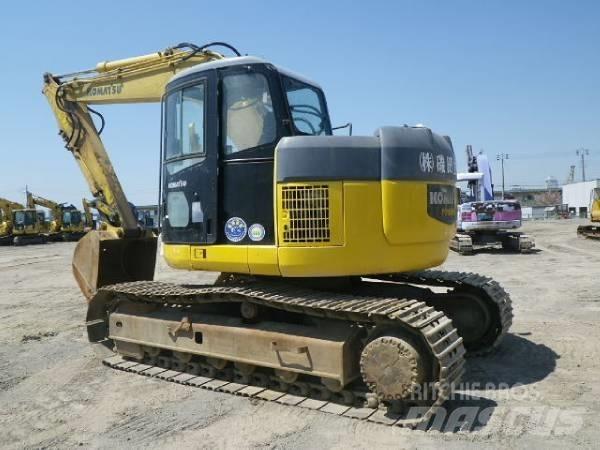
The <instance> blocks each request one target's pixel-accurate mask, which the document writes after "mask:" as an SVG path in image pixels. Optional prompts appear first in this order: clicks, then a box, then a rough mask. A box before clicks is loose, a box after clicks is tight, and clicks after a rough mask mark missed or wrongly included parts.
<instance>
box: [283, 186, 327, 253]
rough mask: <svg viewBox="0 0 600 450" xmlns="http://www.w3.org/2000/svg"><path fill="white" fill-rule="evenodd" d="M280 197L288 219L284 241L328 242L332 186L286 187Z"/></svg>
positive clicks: (284, 230) (284, 231)
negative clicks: (330, 189)
mask: <svg viewBox="0 0 600 450" xmlns="http://www.w3.org/2000/svg"><path fill="white" fill-rule="evenodd" d="M281 194H282V195H281V202H282V204H281V207H282V209H283V210H284V211H287V213H288V217H289V223H288V224H286V225H284V229H283V242H329V240H330V238H331V230H330V228H329V226H330V224H329V186H327V185H314V186H284V187H283V188H282V191H281Z"/></svg>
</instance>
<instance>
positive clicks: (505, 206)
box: [450, 145, 535, 255]
mask: <svg viewBox="0 0 600 450" xmlns="http://www.w3.org/2000/svg"><path fill="white" fill-rule="evenodd" d="M466 153H467V169H468V171H467V172H466V173H459V174H458V175H457V179H458V181H459V182H466V183H467V186H468V189H467V192H466V195H464V196H461V200H459V206H458V220H457V233H456V235H455V236H454V238H453V239H452V240H451V241H450V248H451V249H452V250H454V251H456V252H458V253H459V254H462V255H465V254H471V253H473V252H474V251H476V250H481V249H486V248H492V247H496V246H498V245H501V246H502V248H504V249H507V250H511V251H516V252H520V253H530V252H532V251H533V250H534V247H535V240H534V238H533V237H532V236H531V235H528V234H525V233H523V232H522V231H519V228H521V225H522V213H521V204H520V203H519V202H518V201H516V200H505V199H502V200H496V199H494V189H493V184H492V169H491V167H490V164H489V161H488V159H487V156H486V155H485V154H483V153H482V152H480V153H479V154H478V155H473V149H472V147H471V146H470V145H467V148H466Z"/></svg>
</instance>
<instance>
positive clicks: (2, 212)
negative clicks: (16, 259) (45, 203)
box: [0, 198, 25, 245]
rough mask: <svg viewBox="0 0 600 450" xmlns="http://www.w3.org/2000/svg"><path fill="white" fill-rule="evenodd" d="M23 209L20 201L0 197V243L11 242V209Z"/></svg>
mask: <svg viewBox="0 0 600 450" xmlns="http://www.w3.org/2000/svg"><path fill="white" fill-rule="evenodd" d="M23 209H25V206H23V205H21V204H20V203H16V202H12V201H10V200H7V199H5V198H0V245H7V244H8V245H10V244H12V243H13V235H12V231H13V211H15V210H23Z"/></svg>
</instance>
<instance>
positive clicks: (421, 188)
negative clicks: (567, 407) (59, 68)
mask: <svg viewBox="0 0 600 450" xmlns="http://www.w3.org/2000/svg"><path fill="white" fill-rule="evenodd" d="M216 46H222V47H226V48H227V49H229V50H230V51H232V52H233V53H234V54H235V56H231V57H225V56H224V55H223V54H221V53H218V52H216V51H214V50H211V49H213V48H214V47H216ZM43 92H44V94H45V96H46V97H47V99H48V102H49V103H50V106H51V108H52V110H53V112H54V114H55V115H56V118H57V122H58V126H59V129H60V134H61V136H62V137H63V138H64V140H65V142H66V147H67V149H68V150H69V151H71V153H72V154H73V156H74V158H75V160H76V161H77V162H78V164H79V167H80V168H81V171H82V173H83V175H84V176H85V178H86V180H87V182H88V184H89V187H90V190H91V192H92V194H93V196H94V203H95V205H96V208H97V209H98V210H99V212H100V215H101V220H102V222H103V225H102V229H101V230H98V231H91V232H89V233H88V234H87V235H86V236H84V237H83V238H82V239H81V240H80V241H79V243H78V244H77V247H76V249H75V254H74V257H73V273H74V276H75V278H76V280H77V282H78V284H79V287H80V288H81V291H82V292H83V294H84V295H85V297H86V298H87V301H88V306H87V307H88V312H87V331H88V338H89V340H90V341H91V342H96V343H101V344H103V345H105V346H106V347H108V348H109V349H110V350H111V351H113V352H114V353H115V355H114V356H111V357H109V358H107V359H105V360H104V363H105V364H106V365H108V366H110V367H114V368H116V369H120V370H126V371H130V372H135V373H140V374H143V375H147V376H154V377H158V378H162V379H165V380H169V381H174V382H179V383H184V384H187V385H190V386H198V387H203V388H207V389H213V390H219V391H223V392H230V393H235V394H239V395H245V396H249V397H254V398H259V399H263V400H270V401H278V402H280V403H286V404H290V405H297V406H301V407H307V408H312V409H318V410H320V411H324V412H329V413H334V414H342V415H345V416H349V417H354V418H358V419H363V420H370V421H375V422H380V423H387V424H396V425H407V426H410V425H415V424H418V423H422V422H424V421H427V420H429V419H430V417H431V415H432V414H433V413H434V412H435V411H436V408H438V407H439V406H440V405H441V404H442V403H443V402H444V401H445V400H446V399H447V398H448V396H449V394H450V390H451V387H452V385H453V384H454V383H456V382H457V381H458V380H459V379H460V377H461V374H462V373H463V370H464V362H465V359H464V358H465V353H466V352H468V353H470V354H472V355H478V354H484V353H487V352H489V351H491V350H493V349H494V348H496V347H497V346H498V344H499V343H500V341H501V340H502V337H503V336H504V335H505V334H506V332H507V330H508V328H509V327H510V324H511V320H512V309H511V303H510V297H509V296H508V294H507V293H506V292H505V291H504V290H503V289H502V287H501V286H500V285H499V284H498V283H497V282H495V281H493V280H491V279H490V278H488V277H484V276H480V275H476V274H472V273H460V272H444V271H440V270H425V269H429V268H432V267H435V266H438V265H440V264H441V263H443V262H444V260H445V259H446V257H447V254H448V244H449V241H450V239H452V237H453V235H454V231H455V226H456V224H455V220H456V207H457V205H456V200H455V181H456V174H455V172H454V167H455V164H454V151H453V148H452V143H451V141H450V139H449V138H448V137H445V136H440V135H438V134H436V133H434V132H432V131H431V130H429V129H428V128H424V127H408V126H401V127H383V128H380V129H378V130H377V131H376V132H375V134H374V135H373V136H334V135H333V134H332V126H331V122H330V119H329V114H328V110H327V103H326V100H325V95H324V93H323V90H322V89H321V87H320V86H319V85H318V84H317V83H315V82H313V81H311V80H309V79H307V78H305V77H304V76H301V75H298V74H296V73H294V72H291V71H289V70H286V69H283V68H281V67H279V66H276V65H274V64H272V63H269V62H267V61H265V60H263V59H259V58H255V57H251V56H240V54H239V52H237V50H235V48H233V47H232V46H230V45H228V44H225V43H220V42H219V43H211V44H207V45H203V46H196V45H193V44H189V43H183V44H180V45H177V46H174V47H171V48H168V49H166V50H164V51H161V52H157V53H152V54H148V55H144V56H138V57H133V58H129V59H123V60H116V61H110V62H102V63H100V64H98V65H97V66H96V67H95V68H94V69H90V70H86V71H82V72H77V73H71V74H66V75H53V74H45V75H44V87H43ZM141 102H160V103H161V106H162V110H161V123H162V129H161V136H162V137H161V145H160V149H161V153H160V155H161V156H160V161H161V171H160V174H161V175H160V179H159V189H160V195H161V204H160V206H159V208H160V214H161V220H160V226H161V230H160V231H161V241H162V242H161V246H162V252H161V253H162V254H163V255H164V258H165V260H166V262H167V263H168V264H169V265H170V266H171V267H173V268H175V269H182V270H188V271H189V270H193V271H213V272H221V275H220V276H219V278H218V280H217V281H216V282H215V283H214V284H205V285H187V284H186V285H177V284H172V283H165V282H156V281H152V280H153V276H154V266H155V257H156V253H157V251H156V250H157V248H156V247H157V238H156V236H154V235H153V234H152V233H151V232H150V231H149V230H145V229H143V227H142V226H140V225H139V224H138V221H137V219H136V216H135V213H134V210H133V208H132V207H131V205H130V203H129V202H128V200H127V197H126V196H125V194H124V192H123V189H122V188H121V184H120V183H119V180H118V178H117V175H116V174H115V171H114V169H113V167H112V165H111V163H110V159H109V157H108V154H107V152H106V150H105V148H104V146H103V144H102V141H101V139H100V134H101V132H102V130H103V128H104V118H103V116H102V115H101V114H100V113H99V112H98V111H96V110H95V109H93V108H92V107H93V106H95V105H105V104H123V103H141ZM92 115H94V116H96V117H97V118H98V120H99V126H98V127H97V126H96V124H95V123H94V121H93V119H92ZM414 405H417V406H418V407H419V408H418V411H420V412H419V413H418V414H417V415H415V414H413V413H414V411H415V410H414V409H413V408H410V407H411V406H414ZM411 414H412V415H411Z"/></svg>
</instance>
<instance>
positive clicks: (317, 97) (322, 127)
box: [283, 76, 331, 136]
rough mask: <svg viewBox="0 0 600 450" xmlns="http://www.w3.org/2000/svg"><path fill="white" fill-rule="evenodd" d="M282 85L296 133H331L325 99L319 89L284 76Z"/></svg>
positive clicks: (312, 134) (315, 134) (314, 134)
mask: <svg viewBox="0 0 600 450" xmlns="http://www.w3.org/2000/svg"><path fill="white" fill-rule="evenodd" d="M283 87H284V89H285V94H286V97H287V101H288V105H289V107H290V115H291V116H292V122H293V124H294V129H295V131H296V134H304V135H310V136H318V135H322V134H331V126H330V124H329V120H328V118H327V109H326V107H325V99H324V97H323V93H322V92H321V90H320V89H317V88H315V87H314V86H311V85H309V84H306V83H303V82H302V81H299V80H295V79H293V78H290V77H286V76H284V77H283Z"/></svg>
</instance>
